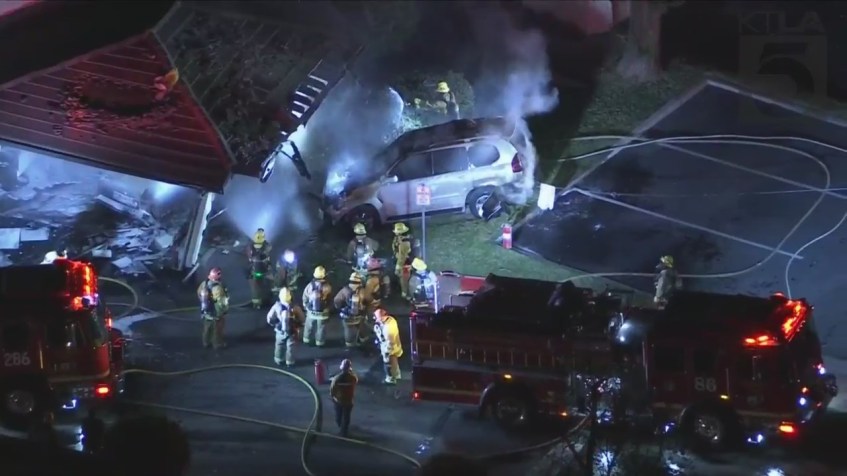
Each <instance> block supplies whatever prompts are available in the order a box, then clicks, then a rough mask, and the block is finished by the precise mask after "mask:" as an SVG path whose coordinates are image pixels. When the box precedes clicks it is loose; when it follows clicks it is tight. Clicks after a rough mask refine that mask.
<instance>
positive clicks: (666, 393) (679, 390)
mask: <svg viewBox="0 0 847 476" xmlns="http://www.w3.org/2000/svg"><path fill="white" fill-rule="evenodd" d="M647 359H648V362H647V365H648V368H649V369H650V372H649V376H650V377H649V378H650V380H649V382H648V384H649V388H650V390H651V392H652V395H653V401H654V402H656V403H657V404H665V405H674V404H681V403H684V402H687V401H688V400H689V399H688V397H689V394H690V393H691V392H690V389H689V386H688V382H687V376H686V372H685V348H684V347H683V346H681V345H680V344H679V343H675V342H670V343H665V342H657V343H654V344H653V345H651V346H650V347H649V349H648V352H647Z"/></svg>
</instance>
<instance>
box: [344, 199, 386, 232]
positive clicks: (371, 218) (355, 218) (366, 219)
mask: <svg viewBox="0 0 847 476" xmlns="http://www.w3.org/2000/svg"><path fill="white" fill-rule="evenodd" d="M346 221H347V224H348V225H350V227H353V226H354V225H355V224H356V223H363V224H364V225H365V228H366V229H367V230H368V232H370V231H371V230H374V229H376V228H377V227H378V226H379V224H380V220H379V213H377V211H376V209H375V208H374V207H372V206H370V205H362V206H360V207H356V208H354V209H353V210H352V211H350V213H348V214H347V215H346Z"/></svg>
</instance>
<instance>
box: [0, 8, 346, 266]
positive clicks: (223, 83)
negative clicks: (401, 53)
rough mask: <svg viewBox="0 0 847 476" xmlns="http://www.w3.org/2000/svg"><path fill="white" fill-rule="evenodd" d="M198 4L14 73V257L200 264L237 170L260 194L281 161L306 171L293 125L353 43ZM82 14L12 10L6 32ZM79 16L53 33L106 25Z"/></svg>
mask: <svg viewBox="0 0 847 476" xmlns="http://www.w3.org/2000/svg"><path fill="white" fill-rule="evenodd" d="M83 5H84V6H83V7H81V8H83V9H91V8H94V7H93V6H92V5H90V4H83ZM198 5H199V4H198ZM198 5H194V4H188V3H176V4H174V5H173V6H171V7H170V9H169V10H168V11H167V12H158V13H157V12H145V14H146V15H147V17H148V18H147V21H148V22H149V20H150V17H152V16H158V18H157V19H155V20H153V21H152V23H151V24H150V25H146V26H145V29H142V30H141V31H138V32H133V33H135V34H134V35H133V36H131V37H129V38H120V39H118V38H115V34H114V33H113V34H112V36H111V37H109V35H107V34H103V35H100V37H101V38H107V37H108V40H109V41H108V43H107V44H103V45H92V44H89V45H88V46H89V49H88V50H87V51H83V52H81V51H79V49H80V48H82V47H81V46H77V49H76V51H74V48H72V47H69V48H68V50H69V51H68V52H67V57H65V58H58V57H56V52H53V57H52V58H51V60H50V61H51V62H52V63H51V64H50V65H44V64H37V62H30V64H28V67H29V69H30V70H31V71H30V70H23V71H15V72H14V73H15V76H14V77H3V78H2V79H3V81H4V82H3V84H2V86H0V189H1V190H0V227H2V229H0V253H2V254H0V263H2V265H10V264H23V263H33V262H38V261H40V260H41V259H42V257H43V256H44V255H45V253H47V252H48V251H51V250H54V249H57V248H60V247H67V248H69V249H70V250H71V252H72V253H73V254H75V255H90V256H92V257H99V258H104V259H109V260H111V262H112V263H113V264H114V265H115V266H116V267H117V268H118V269H120V270H121V271H123V272H124V273H128V274H142V273H145V272H146V273H149V272H150V271H151V269H156V268H164V267H167V268H186V267H191V266H193V265H194V264H195V263H196V262H197V260H198V256H199V252H200V249H201V244H202V235H203V231H204V229H205V227H206V224H207V222H208V219H209V218H210V215H211V212H212V202H213V197H214V194H218V193H225V191H226V187H227V183H228V182H229V180H230V178H231V177H232V175H233V174H241V175H248V176H250V177H254V178H255V179H258V180H257V181H256V186H257V187H259V186H261V185H260V184H259V181H262V182H264V181H265V180H267V178H268V177H269V175H270V174H271V173H272V171H273V167H274V164H275V163H276V162H277V160H289V159H290V160H292V161H294V162H295V166H296V168H297V170H298V172H299V173H300V175H302V176H304V177H308V176H309V171H308V167H307V164H306V163H305V162H303V160H302V158H301V157H299V156H298V155H297V154H292V153H291V152H290V150H291V146H290V144H289V143H290V139H291V138H292V137H291V134H292V133H294V132H295V131H297V130H298V129H301V128H302V127H303V126H304V125H305V123H306V122H307V121H308V119H309V118H310V117H311V115H312V114H313V113H314V112H315V110H316V108H317V106H318V105H319V104H320V102H321V101H322V100H323V99H324V98H325V97H326V95H327V94H328V93H329V92H330V91H331V90H332V88H333V87H334V85H335V84H336V83H337V82H338V81H339V80H340V79H341V78H342V77H343V75H344V74H345V72H346V65H347V64H348V63H349V62H350V61H352V60H353V59H354V58H355V56H356V54H357V50H356V49H351V48H350V46H349V44H348V45H345V46H343V47H341V46H338V45H339V44H340V43H333V41H331V39H330V38H329V37H328V36H326V35H323V34H315V32H314V31H310V30H308V29H307V30H303V29H302V28H300V29H298V28H292V27H290V25H289V26H286V25H283V24H279V23H276V24H273V25H271V24H266V23H263V22H259V21H257V20H253V19H244V18H239V17H237V16H236V15H235V14H234V13H230V12H228V11H223V10H221V11H210V10H208V9H204V8H201V7H202V5H199V6H198ZM71 7H73V4H70V5H69V4H65V3H64V2H63V3H62V4H61V5H60V6H59V7H56V6H45V5H39V4H36V5H35V6H33V7H30V8H27V9H22V10H19V11H16V12H13V13H12V14H10V15H7V16H5V17H3V18H0V32H3V33H4V34H16V35H25V34H26V31H27V28H26V24H27V23H28V22H29V23H31V24H43V22H44V20H45V16H47V15H69V14H71V12H70V11H69V10H68V9H69V8H71ZM97 8H100V7H97ZM103 8H108V7H103ZM112 9H114V8H113V7H112ZM113 13H114V12H113ZM74 14H76V15H78V16H79V17H80V18H79V20H80V22H79V24H78V25H77V26H76V27H75V28H76V31H70V30H68V28H64V30H68V31H61V32H59V33H57V34H63V35H65V36H66V37H65V39H66V40H69V39H70V38H72V37H74V34H75V33H76V34H78V33H79V32H80V31H85V29H86V28H88V29H89V30H90V29H92V28H95V25H91V24H88V25H86V23H85V22H86V21H88V22H94V21H95V20H96V18H97V17H96V16H94V15H93V14H91V12H89V14H88V15H86V14H84V12H83V13H80V12H76V13H74ZM99 15H101V16H102V15H105V13H103V12H100V13H99ZM54 18H55V17H54ZM94 36H97V35H94ZM20 39H21V40H23V41H25V40H26V38H25V37H22V38H20ZM89 43H90V42H89ZM91 46H94V47H95V48H94V49H91V48H90V47H91ZM245 52H246V53H245ZM10 54H11V53H9V52H6V53H4V56H8V55H10ZM245 54H249V55H250V57H246V56H245ZM4 59H7V60H9V61H12V60H13V59H14V58H4Z"/></svg>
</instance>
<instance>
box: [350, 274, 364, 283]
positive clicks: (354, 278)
mask: <svg viewBox="0 0 847 476" xmlns="http://www.w3.org/2000/svg"><path fill="white" fill-rule="evenodd" d="M349 282H350V284H362V277H361V276H359V273H353V274H351V275H350V281H349Z"/></svg>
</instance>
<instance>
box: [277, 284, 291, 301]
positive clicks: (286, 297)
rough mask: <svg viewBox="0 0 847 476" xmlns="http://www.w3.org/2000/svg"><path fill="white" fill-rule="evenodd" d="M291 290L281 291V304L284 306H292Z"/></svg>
mask: <svg viewBox="0 0 847 476" xmlns="http://www.w3.org/2000/svg"><path fill="white" fill-rule="evenodd" d="M291 299H292V296H291V290H290V289H288V288H282V289H280V290H279V302H281V303H283V304H291Z"/></svg>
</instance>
